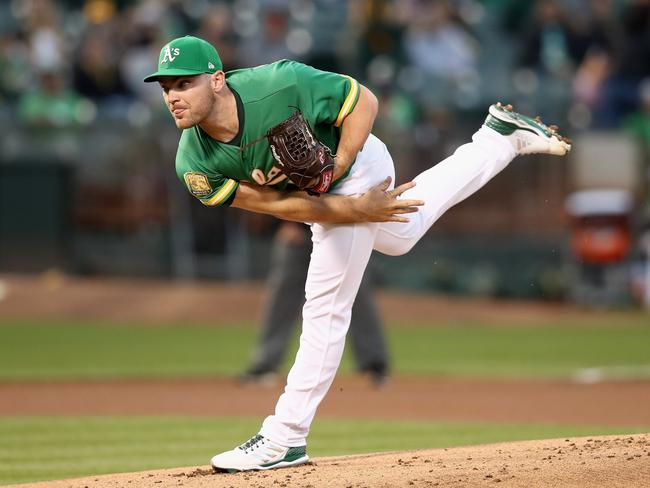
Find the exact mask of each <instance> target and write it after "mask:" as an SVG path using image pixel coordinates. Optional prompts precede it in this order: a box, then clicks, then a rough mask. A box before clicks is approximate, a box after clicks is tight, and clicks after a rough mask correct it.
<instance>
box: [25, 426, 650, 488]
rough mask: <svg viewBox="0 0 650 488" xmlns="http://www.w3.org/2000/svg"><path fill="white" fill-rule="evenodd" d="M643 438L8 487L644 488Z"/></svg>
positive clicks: (648, 454) (649, 471)
mask: <svg viewBox="0 0 650 488" xmlns="http://www.w3.org/2000/svg"><path fill="white" fill-rule="evenodd" d="M649 480H650V439H649V437H648V435H645V434H642V435H633V436H607V437H594V438H574V439H571V438H569V439H553V440H541V441H526V442H511V443H504V444H490V445H483V446H471V447H459V448H454V449H431V450H421V451H411V452H399V453H381V454H366V455H358V456H342V457H327V458H316V459H314V460H313V463H312V464H309V465H305V466H300V467H296V468H285V469H278V470H274V471H261V472H251V473H236V474H221V473H213V472H212V470H211V469H210V468H209V467H208V466H198V467H187V468H176V469H166V470H158V471H144V472H141V473H125V474H114V475H106V476H90V477H86V478H78V479H74V480H63V481H48V482H45V483H30V484H24V485H13V486H16V487H20V488H117V487H120V488H122V487H127V486H137V487H139V488H158V487H161V486H162V487H183V488H204V487H211V488H263V487H291V488H294V487H295V488H401V487H405V488H411V487H461V488H463V487H477V486H485V487H488V486H505V487H518V488H519V487H521V488H524V487H525V488H528V487H551V486H553V487H562V488H571V487H603V488H604V487H608V488H610V487H621V488H623V487H625V488H636V487H639V488H641V487H647V486H648V481H649Z"/></svg>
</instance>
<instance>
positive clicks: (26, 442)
mask: <svg viewBox="0 0 650 488" xmlns="http://www.w3.org/2000/svg"><path fill="white" fill-rule="evenodd" d="M258 428H259V419H257V418H256V419H253V418H220V419H214V418H197V417H81V418H70V417H0V484H8V483H19V482H27V481H36V480H47V479H63V478H70V477H78V476H84V475H94V474H102V473H111V472H125V471H140V470H145V469H155V468H163V467H178V466H193V465H206V464H207V463H208V461H209V459H210V457H211V456H212V455H214V454H216V453H218V452H220V451H222V450H226V449H231V448H232V447H234V445H236V444H240V443H242V442H244V441H245V440H246V439H247V438H248V437H249V436H250V435H251V434H252V433H254V432H256V430H257V429H258ZM647 430H648V429H647V428H645V429H644V428H642V427H638V428H637V427H620V428H615V427H607V428H605V427H597V426H595V427H567V426H561V427H560V426H548V425H510V424H506V425H495V424H481V423H448V424H440V423H426V422H393V421H391V422H380V421H359V420H350V421H342V420H317V421H316V422H315V423H314V426H313V429H312V434H311V436H310V439H312V441H310V444H309V454H310V455H311V456H326V455H342V454H353V453H366V452H378V451H392V450H403V449H420V448H435V447H448V446H458V445H471V444H480V443H490V442H501V441H512V440H523V439H540V438H554V437H569V436H581V435H598V434H631V433H640V432H647Z"/></svg>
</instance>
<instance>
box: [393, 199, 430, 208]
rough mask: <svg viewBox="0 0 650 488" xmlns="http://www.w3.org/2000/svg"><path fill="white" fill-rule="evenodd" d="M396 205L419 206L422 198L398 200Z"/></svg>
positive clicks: (421, 203)
mask: <svg viewBox="0 0 650 488" xmlns="http://www.w3.org/2000/svg"><path fill="white" fill-rule="evenodd" d="M397 205H398V206H400V207H421V206H423V205H424V200H398V201H397Z"/></svg>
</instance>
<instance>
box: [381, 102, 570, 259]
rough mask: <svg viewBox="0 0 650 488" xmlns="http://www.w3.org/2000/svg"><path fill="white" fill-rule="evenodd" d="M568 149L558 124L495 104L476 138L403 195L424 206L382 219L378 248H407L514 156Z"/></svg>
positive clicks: (394, 253) (395, 252)
mask: <svg viewBox="0 0 650 488" xmlns="http://www.w3.org/2000/svg"><path fill="white" fill-rule="evenodd" d="M570 149H571V146H570V145H569V143H568V141H567V140H566V139H564V138H562V137H561V136H560V135H559V134H557V132H556V128H555V127H554V126H551V127H547V126H546V125H544V124H543V123H542V122H541V120H539V119H538V118H536V119H532V118H530V117H526V116H524V115H521V114H518V113H516V112H513V111H512V107H511V106H504V105H501V104H496V105H492V106H491V107H490V110H489V114H488V117H487V119H486V120H485V123H484V125H483V126H482V127H481V128H480V129H479V130H478V131H477V132H476V133H475V134H474V136H473V137H472V142H470V143H468V144H464V145H462V146H460V147H459V148H458V149H457V150H456V152H454V154H453V155H451V156H450V157H448V158H447V159H445V160H444V161H442V162H440V163H438V164H437V165H435V166H434V167H433V168H431V169H428V170H426V171H424V172H423V173H421V174H419V175H418V176H417V177H416V178H415V182H416V183H417V186H415V187H414V188H412V189H410V190H408V191H406V192H405V193H404V194H403V198H414V199H420V200H424V202H425V205H424V206H423V207H420V209H419V211H418V212H417V213H414V214H410V216H409V218H410V219H411V221H410V222H409V223H406V224H404V223H397V222H388V223H384V224H382V225H381V227H380V229H379V232H378V233H377V240H376V241H375V249H376V250H378V251H380V252H382V253H384V254H389V255H392V256H398V255H401V254H405V253H407V252H408V251H409V250H410V249H411V248H412V247H413V246H414V245H415V244H416V243H417V242H418V241H419V240H420V238H421V237H422V236H423V235H424V234H425V233H426V232H427V230H429V228H431V226H432V225H433V224H434V222H435V221H436V220H438V218H439V217H440V216H441V215H442V214H443V213H445V212H446V211H447V210H449V208H451V207H452V206H454V205H456V204H457V203H459V202H461V201H463V200H464V199H465V198H467V197H468V196H470V195H471V194H473V193H474V192H476V191H477V190H479V189H480V188H481V187H483V186H484V185H485V184H486V183H487V182H488V181H489V180H490V179H491V178H492V177H493V176H495V175H496V174H497V173H499V172H500V171H501V170H503V169H504V168H505V167H506V166H507V165H508V163H510V161H512V160H513V159H514V158H515V156H518V155H522V154H533V153H543V154H555V155H560V156H561V155H564V154H566V153H567V152H568V151H569V150H570Z"/></svg>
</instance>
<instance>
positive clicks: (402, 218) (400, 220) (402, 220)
mask: <svg viewBox="0 0 650 488" xmlns="http://www.w3.org/2000/svg"><path fill="white" fill-rule="evenodd" d="M410 221H411V220H410V219H407V218H406V217H398V216H397V215H393V216H392V217H391V218H390V219H388V220H387V221H386V222H404V223H406V222H410Z"/></svg>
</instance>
